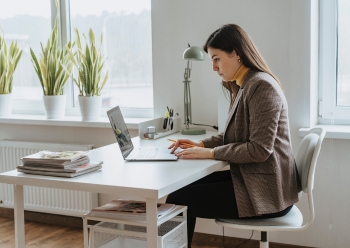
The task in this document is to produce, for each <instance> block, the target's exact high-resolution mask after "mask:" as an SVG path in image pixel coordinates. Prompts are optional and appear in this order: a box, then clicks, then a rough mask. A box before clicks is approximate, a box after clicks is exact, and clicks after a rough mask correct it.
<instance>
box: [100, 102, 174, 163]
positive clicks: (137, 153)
mask: <svg viewBox="0 0 350 248" xmlns="http://www.w3.org/2000/svg"><path fill="white" fill-rule="evenodd" d="M107 116H108V118H109V121H110V123H111V126H112V129H113V132H114V135H115V137H116V138H117V143H118V145H119V148H120V151H121V152H122V155H123V157H124V160H127V161H156V160H161V161H167V160H168V161H174V160H177V159H178V157H177V156H175V154H171V153H170V150H169V149H168V148H166V147H139V148H138V149H134V145H133V143H132V140H131V137H130V134H129V130H128V128H127V126H126V124H125V121H124V118H123V115H122V112H121V111H120V108H119V106H116V107H114V108H112V109H110V110H108V111H107Z"/></svg>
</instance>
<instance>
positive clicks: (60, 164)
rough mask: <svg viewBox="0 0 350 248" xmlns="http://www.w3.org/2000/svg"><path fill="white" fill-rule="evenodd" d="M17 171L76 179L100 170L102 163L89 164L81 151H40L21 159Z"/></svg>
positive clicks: (87, 157)
mask: <svg viewBox="0 0 350 248" xmlns="http://www.w3.org/2000/svg"><path fill="white" fill-rule="evenodd" d="M21 161H22V165H19V166H17V171H19V172H23V173H27V174H35V175H46V176H58V177H76V176H80V175H83V174H86V173H89V172H92V171H96V170H99V169H100V168H102V164H103V162H102V161H97V162H91V161H90V158H89V156H88V153H87V152H83V151H61V152H52V151H40V152H38V153H35V154H31V155H29V156H25V157H23V158H21Z"/></svg>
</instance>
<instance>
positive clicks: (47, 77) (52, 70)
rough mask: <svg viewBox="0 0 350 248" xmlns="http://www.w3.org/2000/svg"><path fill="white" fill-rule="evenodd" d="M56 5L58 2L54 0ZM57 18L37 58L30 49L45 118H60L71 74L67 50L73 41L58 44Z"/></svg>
mask: <svg viewBox="0 0 350 248" xmlns="http://www.w3.org/2000/svg"><path fill="white" fill-rule="evenodd" d="M56 7H57V8H59V4H58V2H57V1H56ZM58 25H59V19H58V16H56V20H55V26H54V28H53V30H52V32H51V35H50V37H49V39H48V41H47V43H46V47H45V48H44V46H43V45H42V44H41V52H42V53H41V54H40V57H39V60H38V59H37V57H36V56H35V54H34V52H33V50H32V49H30V54H31V59H32V63H33V66H34V69H35V71H36V73H37V75H38V78H39V81H40V83H41V86H42V89H43V93H44V97H43V99H44V104H45V110H46V118H47V119H62V118H63V117H64V111H65V106H66V96H65V95H64V94H63V88H64V86H65V84H66V83H67V82H68V79H69V77H70V76H71V75H72V70H73V63H72V61H71V59H70V56H69V53H68V51H71V50H72V48H73V46H74V43H72V42H71V41H69V42H68V43H67V44H66V46H65V48H64V49H61V48H60V45H59V26H58Z"/></svg>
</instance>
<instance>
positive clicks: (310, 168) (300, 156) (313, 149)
mask: <svg viewBox="0 0 350 248" xmlns="http://www.w3.org/2000/svg"><path fill="white" fill-rule="evenodd" d="M325 134H326V131H325V130H324V129H323V128H319V127H317V128H313V129H311V130H310V132H309V133H308V134H307V135H306V136H305V137H304V138H303V140H302V141H301V144H300V147H299V149H298V153H297V156H296V158H295V160H296V164H297V168H298V174H299V178H300V181H301V186H302V190H303V191H304V192H305V193H310V192H311V191H312V190H313V188H314V175H315V168H316V162H317V158H318V155H319V153H320V150H321V145H322V141H323V139H324V136H325Z"/></svg>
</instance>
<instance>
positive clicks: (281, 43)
mask: <svg viewBox="0 0 350 248" xmlns="http://www.w3.org/2000/svg"><path fill="white" fill-rule="evenodd" d="M315 2H316V1H311V0H293V1H291V0H264V1H261V0H245V1H242V0H220V1H214V0H167V1H164V0H152V29H153V30H152V32H153V35H152V37H153V68H154V96H155V100H154V106H155V117H160V116H162V115H163V114H164V112H165V108H166V106H169V107H170V106H171V107H173V108H174V109H175V111H176V112H179V113H180V115H181V116H182V114H183V110H182V108H183V83H182V81H183V73H184V69H185V66H186V61H184V60H182V53H183V51H184V50H185V49H186V47H187V43H190V44H191V45H198V46H201V45H203V44H204V42H205V40H206V38H207V37H208V35H209V34H210V33H211V32H213V31H214V30H215V29H217V28H218V27H220V26H221V25H223V24H226V23H236V24H238V25H240V26H241V27H243V28H244V29H245V30H246V31H247V32H248V33H249V35H250V36H251V37H252V38H253V40H254V41H255V43H256V45H257V47H258V48H259V50H260V52H261V53H262V55H263V56H264V58H265V60H266V61H267V63H268V65H269V66H270V68H271V69H272V71H273V72H274V73H275V74H276V75H277V77H279V79H280V81H281V82H282V84H283V87H284V91H285V94H286V97H287V100H288V103H289V117H290V128H291V135H292V141H293V149H294V150H295V151H296V150H297V148H298V144H299V143H300V141H301V138H300V137H298V134H297V133H298V129H299V128H300V127H307V126H309V125H310V124H314V123H315V120H316V113H315V101H316V99H315V97H310V93H311V92H314V93H315V91H317V86H315V83H314V82H315V80H317V78H315V77H316V76H315V74H313V72H314V68H315V66H314V65H313V64H312V61H313V59H312V57H311V56H310V54H312V53H315V48H314V46H311V43H312V42H314V38H312V37H311V36H310V33H312V32H311V30H310V25H311V24H312V23H313V21H312V19H311V18H312V15H311V12H312V11H315V6H314V5H315ZM316 12H317V9H316ZM316 50H317V49H316ZM191 80H192V83H191V87H192V88H191V89H192V108H193V112H194V113H193V120H194V122H198V123H207V124H212V125H216V124H217V123H218V99H217V96H218V94H219V93H220V92H219V90H221V89H220V87H219V82H220V78H219V77H218V76H217V75H216V74H215V73H214V72H212V71H211V62H210V60H209V59H207V60H206V61H204V62H193V70H192V75H191ZM224 111H226V110H224ZM133 135H137V134H136V132H133ZM4 138H8V139H19V140H35V141H51V142H66V143H76V142H79V143H94V144H96V145H97V146H102V145H107V144H110V143H114V142H115V139H114V136H113V133H112V132H111V130H110V129H108V128H107V129H100V128H69V127H45V126H31V125H4V124H0V139H4ZM349 150H350V141H347V140H330V139H327V140H325V142H324V145H323V147H322V150H321V155H320V158H319V163H318V167H317V170H316V179H315V190H314V193H315V194H314V199H315V206H316V219H315V222H314V224H313V225H312V226H311V227H310V228H309V229H308V230H306V231H303V232H296V233H292V232H287V233H272V234H271V235H269V238H270V239H271V240H272V241H275V242H280V243H289V244H296V245H305V246H311V247H327V248H328V247H342V248H343V247H350V235H348V232H349V231H348V230H349V229H350V228H349V227H350V224H349V223H350V214H348V212H349V211H348V210H349V209H350V194H349V192H348V190H347V189H348V188H350V182H349V180H347V177H348V175H350V167H349V166H348V164H349V162H348V161H350V153H349V152H348V151H349ZM116 152H118V151H116ZM111 198H112V196H108V195H102V196H100V198H99V200H100V204H103V203H105V202H107V201H108V200H109V199H111ZM306 206H307V204H306V197H304V198H303V199H302V201H301V202H300V203H298V207H300V208H301V210H302V211H303V212H305V213H307V207H306ZM197 223H198V225H197V227H196V231H198V232H206V233H213V234H218V235H221V233H222V230H221V228H219V227H218V226H217V225H216V224H215V223H214V222H213V221H211V220H202V219H199V221H198V222H197ZM330 223H332V229H330ZM225 233H228V234H229V235H232V236H237V237H249V236H250V232H249V231H248V232H243V231H226V230H225ZM254 237H255V238H258V235H255V236H254Z"/></svg>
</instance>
